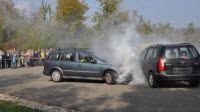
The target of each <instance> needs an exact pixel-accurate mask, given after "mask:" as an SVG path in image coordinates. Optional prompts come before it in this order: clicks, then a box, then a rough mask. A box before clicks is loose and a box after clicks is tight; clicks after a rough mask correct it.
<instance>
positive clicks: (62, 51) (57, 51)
mask: <svg viewBox="0 0 200 112" xmlns="http://www.w3.org/2000/svg"><path fill="white" fill-rule="evenodd" d="M67 52H87V53H92V50H61V49H58V50H55V51H51V52H50V53H67Z"/></svg>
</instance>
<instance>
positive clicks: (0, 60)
mask: <svg viewBox="0 0 200 112" xmlns="http://www.w3.org/2000/svg"><path fill="white" fill-rule="evenodd" d="M2 57H3V51H2V50H1V49H0V69H2V59H3V58H2Z"/></svg>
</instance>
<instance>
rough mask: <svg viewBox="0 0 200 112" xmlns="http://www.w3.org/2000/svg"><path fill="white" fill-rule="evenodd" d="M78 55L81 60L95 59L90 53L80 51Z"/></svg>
mask: <svg viewBox="0 0 200 112" xmlns="http://www.w3.org/2000/svg"><path fill="white" fill-rule="evenodd" d="M78 57H79V62H88V63H90V62H91V60H93V59H94V58H93V57H92V56H91V55H89V54H88V53H78Z"/></svg>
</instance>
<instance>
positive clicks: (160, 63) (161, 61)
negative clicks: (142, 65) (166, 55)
mask: <svg viewBox="0 0 200 112" xmlns="http://www.w3.org/2000/svg"><path fill="white" fill-rule="evenodd" d="M158 71H165V66H164V60H163V58H160V59H159V61H158Z"/></svg>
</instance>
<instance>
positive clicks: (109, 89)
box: [0, 73, 200, 112]
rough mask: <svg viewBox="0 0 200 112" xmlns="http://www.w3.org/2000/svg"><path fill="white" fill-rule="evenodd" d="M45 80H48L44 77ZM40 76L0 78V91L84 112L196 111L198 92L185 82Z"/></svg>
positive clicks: (197, 111) (199, 97) (197, 107)
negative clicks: (139, 82)
mask: <svg viewBox="0 0 200 112" xmlns="http://www.w3.org/2000/svg"><path fill="white" fill-rule="evenodd" d="M48 78H49V77H48ZM48 78H47V77H46V76H43V75H42V74H32V73H24V74H19V75H8V76H0V92H5V93H8V94H10V95H13V96H18V97H23V98H29V99H34V100H38V101H42V102H47V103H50V104H55V105H60V106H66V107H69V108H72V109H76V110H81V111H87V112H169V111H174V112H180V111H184V112H199V111H200V108H199V104H200V100H199V99H200V90H199V88H193V89H191V88H188V83H185V82H172V83H167V82H164V83H162V84H161V87H160V88H155V89H152V88H150V87H149V86H147V85H141V86H130V85H107V84H104V82H103V81H100V80H88V79H65V80H64V82H61V83H55V82H53V81H49V80H48Z"/></svg>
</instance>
